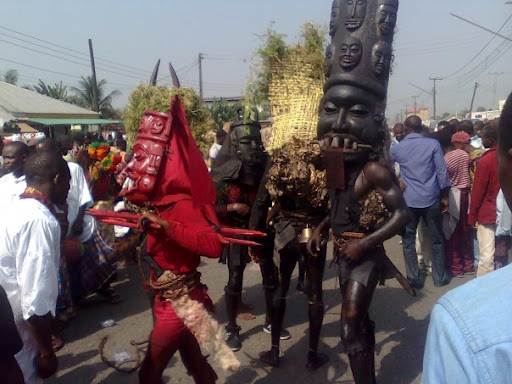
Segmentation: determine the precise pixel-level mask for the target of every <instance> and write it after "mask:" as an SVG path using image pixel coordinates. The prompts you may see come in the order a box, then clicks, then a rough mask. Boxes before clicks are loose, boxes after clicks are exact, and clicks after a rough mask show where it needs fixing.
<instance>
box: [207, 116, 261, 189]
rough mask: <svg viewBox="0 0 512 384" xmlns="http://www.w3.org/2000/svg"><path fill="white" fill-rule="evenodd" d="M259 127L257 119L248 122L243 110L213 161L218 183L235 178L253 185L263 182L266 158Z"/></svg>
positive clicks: (213, 174)
mask: <svg viewBox="0 0 512 384" xmlns="http://www.w3.org/2000/svg"><path fill="white" fill-rule="evenodd" d="M260 130H261V126H260V124H259V122H258V121H249V122H245V121H244V118H243V113H242V112H241V113H239V118H238V119H237V121H235V122H234V123H232V124H231V126H230V128H229V133H228V136H227V137H226V139H225V140H224V143H223V144H222V148H221V150H220V152H219V154H218V155H217V157H216V158H215V160H214V161H213V164H212V168H211V175H212V178H213V180H214V181H215V182H218V181H234V182H237V183H240V184H245V185H251V186H254V185H258V184H259V183H260V181H261V178H262V177H263V171H264V169H265V163H266V161H267V155H266V154H265V152H264V149H263V142H262V140H261V132H260Z"/></svg>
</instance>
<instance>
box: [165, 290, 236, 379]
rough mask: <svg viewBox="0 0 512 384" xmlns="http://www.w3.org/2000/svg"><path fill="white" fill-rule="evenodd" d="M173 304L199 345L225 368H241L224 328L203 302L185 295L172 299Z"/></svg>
mask: <svg viewBox="0 0 512 384" xmlns="http://www.w3.org/2000/svg"><path fill="white" fill-rule="evenodd" d="M172 305H173V308H174V311H175V312H176V314H177V315H178V316H179V317H180V319H181V320H183V323H185V325H186V326H187V328H188V329H190V331H191V332H192V334H193V335H194V336H195V338H196V340H197V342H198V343H199V345H200V346H201V347H203V348H204V349H205V350H206V351H207V353H209V354H210V355H211V356H212V357H213V358H214V359H215V360H217V362H218V363H219V365H220V366H221V367H222V369H223V370H225V371H232V372H236V371H238V370H239V369H240V361H239V360H238V359H237V358H236V356H235V354H234V353H233V351H232V350H231V349H230V348H229V347H228V346H227V345H226V342H225V332H224V329H223V328H222V327H220V326H219V323H218V322H217V321H216V320H215V319H213V317H211V316H210V314H209V313H208V311H207V310H206V309H205V307H204V306H203V304H201V303H199V302H198V301H196V300H192V299H190V298H189V296H188V295H185V296H182V297H180V298H179V299H178V300H174V301H172Z"/></svg>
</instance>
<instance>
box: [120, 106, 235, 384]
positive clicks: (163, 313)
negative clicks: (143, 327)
mask: <svg viewBox="0 0 512 384" xmlns="http://www.w3.org/2000/svg"><path fill="white" fill-rule="evenodd" d="M123 173H124V175H125V176H126V177H127V179H126V182H125V188H124V189H123V191H122V192H121V194H122V195H124V196H125V197H126V199H128V200H130V201H131V202H133V203H136V204H139V205H147V206H149V207H150V209H152V210H153V211H155V213H156V214H157V215H158V216H159V217H160V218H162V219H164V220H165V221H167V222H168V224H169V225H168V227H165V230H163V229H160V230H156V229H151V228H150V229H149V230H148V231H147V251H148V253H149V254H150V255H151V256H152V258H153V260H154V261H155V263H156V264H157V267H159V268H161V270H163V271H164V272H163V273H162V271H160V274H159V273H158V272H159V271H157V270H156V269H157V267H154V268H152V269H153V270H152V278H151V282H150V285H151V286H152V287H153V288H155V291H156V296H155V302H154V308H153V315H154V319H155V325H154V329H153V332H152V334H151V338H150V344H149V348H148V353H147V355H146V359H145V360H144V362H143V364H142V367H141V370H140V373H139V377H140V381H141V383H158V382H161V380H162V379H161V377H162V373H163V370H164V369H165V367H166V366H167V363H168V362H169V360H170V359H171V358H172V356H173V355H174V353H175V352H176V351H177V350H179V351H180V354H181V357H182V361H183V363H184V364H185V366H186V368H187V370H188V373H189V374H190V375H191V376H192V377H193V378H194V380H195V382H196V383H214V382H215V381H216V379H217V376H216V374H215V372H214V371H213V369H212V367H211V366H210V365H209V364H208V362H207V361H206V359H205V358H204V356H203V355H202V353H201V350H200V348H199V344H201V346H203V347H205V348H206V349H208V350H209V351H208V352H209V353H210V354H211V355H212V356H213V357H214V358H217V359H218V360H219V362H220V364H221V365H222V366H223V368H226V369H231V370H236V369H238V367H239V365H240V363H239V362H238V360H236V358H235V357H234V355H233V354H232V352H231V351H230V350H229V349H228V348H227V346H226V345H225V344H224V342H223V335H222V332H221V329H220V328H219V326H218V324H217V322H216V321H215V320H213V319H212V318H211V317H209V315H208V313H207V312H206V310H205V308H206V309H207V310H211V309H212V307H213V306H212V302H211V300H210V298H209V297H208V295H207V290H206V286H205V285H202V284H201V283H200V281H199V276H200V274H199V273H198V272H197V270H196V268H197V267H198V265H199V262H200V260H199V258H200V255H202V256H206V257H211V258H216V257H219V255H220V253H221V250H222V244H221V240H220V237H219V235H218V234H217V232H216V231H215V230H214V229H213V227H212V225H217V218H216V216H215V214H214V212H213V208H212V204H213V203H214V202H215V186H214V184H213V182H212V180H211V178H210V176H209V174H208V170H207V168H206V166H205V163H204V161H203V158H202V156H201V153H200V152H199V150H198V148H197V146H196V143H195V141H194V139H193V137H192V135H191V133H190V130H189V127H188V124H187V121H186V117H185V111H184V109H183V106H182V104H181V102H180V100H179V98H178V97H177V96H175V97H174V98H173V99H172V100H171V106H170V114H169V115H166V114H163V113H158V112H152V111H146V113H145V114H144V116H143V118H142V120H141V123H140V127H139V131H138V137H137V141H136V142H135V145H134V147H133V158H132V160H131V161H130V162H129V163H128V165H127V167H126V169H125V170H124V171H123ZM198 342H199V344H198Z"/></svg>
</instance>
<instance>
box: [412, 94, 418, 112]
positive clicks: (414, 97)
mask: <svg viewBox="0 0 512 384" xmlns="http://www.w3.org/2000/svg"><path fill="white" fill-rule="evenodd" d="M418 97H419V96H413V97H412V98H413V100H414V114H415V115H417V114H418V110H417V108H416V106H417V104H418V103H417V102H416V100H418Z"/></svg>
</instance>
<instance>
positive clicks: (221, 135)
mask: <svg viewBox="0 0 512 384" xmlns="http://www.w3.org/2000/svg"><path fill="white" fill-rule="evenodd" d="M226 135H227V133H226V131H224V130H223V129H221V130H219V131H217V134H216V135H215V143H213V144H212V146H211V147H210V152H209V156H210V161H213V160H214V159H215V158H216V157H217V155H218V154H219V151H220V149H221V148H222V144H223V143H224V140H225V139H226Z"/></svg>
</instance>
